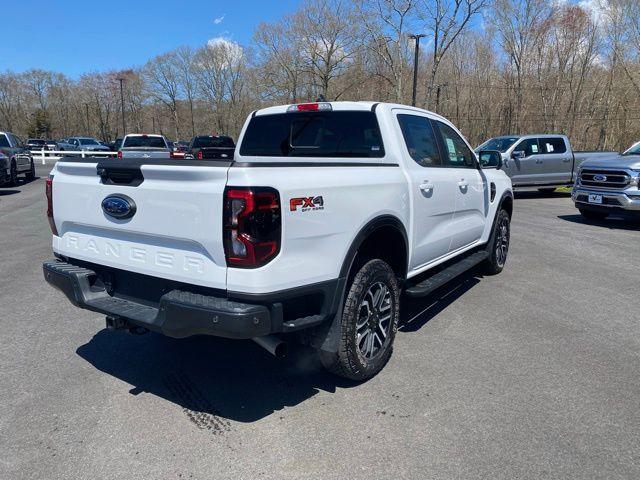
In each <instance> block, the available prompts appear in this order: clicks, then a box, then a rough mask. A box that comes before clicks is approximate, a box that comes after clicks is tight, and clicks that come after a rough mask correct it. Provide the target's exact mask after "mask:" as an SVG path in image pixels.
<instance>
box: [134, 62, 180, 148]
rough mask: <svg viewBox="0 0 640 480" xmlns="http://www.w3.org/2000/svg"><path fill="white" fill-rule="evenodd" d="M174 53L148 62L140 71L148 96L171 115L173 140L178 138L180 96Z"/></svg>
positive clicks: (178, 75)
mask: <svg viewBox="0 0 640 480" xmlns="http://www.w3.org/2000/svg"><path fill="white" fill-rule="evenodd" d="M177 65H178V60H177V54H176V53H175V52H169V53H165V54H164V55H158V56H157V57H155V58H153V59H151V60H149V61H148V62H147V63H146V65H145V66H144V68H143V69H142V76H143V77H144V80H145V83H146V85H147V87H148V94H149V95H150V96H151V97H152V98H154V99H155V100H156V101H158V102H160V103H161V104H163V105H164V106H165V107H166V108H167V109H168V110H169V112H170V113H171V116H172V118H173V123H174V134H175V138H176V139H178V138H180V117H179V115H178V100H179V96H180V71H179V69H178V68H177Z"/></svg>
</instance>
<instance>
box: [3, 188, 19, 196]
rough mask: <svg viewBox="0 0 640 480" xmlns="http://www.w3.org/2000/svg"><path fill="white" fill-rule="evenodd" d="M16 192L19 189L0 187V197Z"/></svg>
mask: <svg viewBox="0 0 640 480" xmlns="http://www.w3.org/2000/svg"><path fill="white" fill-rule="evenodd" d="M16 193H20V190H3V189H2V188H0V197H5V196H9V195H15V194H16Z"/></svg>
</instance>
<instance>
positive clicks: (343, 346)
mask: <svg viewBox="0 0 640 480" xmlns="http://www.w3.org/2000/svg"><path fill="white" fill-rule="evenodd" d="M399 317H400V287H399V285H398V279H397V278H396V275H395V273H394V272H393V270H392V269H391V267H390V266H389V265H388V264H387V263H386V262H384V261H382V260H379V259H373V260H370V261H369V262H367V263H365V264H364V265H363V266H362V268H360V270H359V271H358V272H357V273H356V275H355V277H354V278H353V281H352V282H351V285H349V290H348V292H347V296H346V299H345V302H344V308H343V310H342V316H341V317H340V318H339V319H336V321H339V322H340V324H339V332H340V336H339V346H338V351H337V352H335V353H330V352H325V351H323V350H319V355H320V361H321V362H322V364H323V365H324V367H325V368H326V369H327V370H329V371H330V372H332V373H334V374H336V375H339V376H341V377H345V378H349V379H351V380H358V381H363V380H368V379H370V378H371V377H373V376H375V375H376V374H377V373H378V372H380V370H382V368H383V367H384V366H385V365H386V364H387V362H388V361H389V358H390V357H391V353H392V351H393V341H394V339H395V335H396V330H397V328H398V320H399ZM383 337H384V338H383Z"/></svg>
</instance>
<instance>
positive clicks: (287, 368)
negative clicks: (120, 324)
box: [76, 273, 480, 434]
mask: <svg viewBox="0 0 640 480" xmlns="http://www.w3.org/2000/svg"><path fill="white" fill-rule="evenodd" d="M462 280H463V281H462V282H454V283H455V285H453V286H446V285H445V286H444V287H442V288H441V289H439V290H438V291H436V292H434V294H432V295H430V296H429V297H425V298H420V299H411V300H409V299H407V300H408V301H407V302H406V303H405V308H404V309H403V311H402V312H401V320H400V331H402V332H415V331H417V330H419V329H420V328H422V327H423V326H424V325H425V324H426V323H427V322H428V321H429V320H431V319H432V318H433V317H435V316H436V315H437V314H438V313H440V312H441V311H442V310H444V309H445V308H446V307H447V306H448V305H450V304H451V303H452V302H454V301H455V300H457V299H458V298H460V297H461V296H462V295H464V293H465V292H467V291H468V290H470V289H471V288H473V286H474V285H476V284H478V283H479V281H480V280H478V277H476V276H474V274H473V273H469V274H467V275H465V276H464V277H462ZM76 353H77V354H78V355H79V356H80V357H81V358H83V359H84V360H86V361H87V362H89V363H90V364H91V365H93V366H94V367H95V368H97V369H98V370H100V371H102V372H105V373H107V374H109V375H112V376H113V377H116V378H118V379H120V380H122V381H124V382H126V383H128V384H130V385H132V386H133V388H131V390H130V392H129V393H131V394H132V395H139V394H142V393H150V394H153V395H156V396H158V397H161V398H163V399H165V400H168V401H170V402H173V403H175V404H176V405H179V406H180V407H182V409H183V411H184V413H185V414H186V416H187V417H188V418H189V419H190V420H191V421H192V422H193V423H194V424H195V425H196V426H197V427H198V428H201V429H206V430H210V431H212V432H213V433H214V434H224V432H225V431H228V430H230V429H231V428H232V426H231V423H230V422H229V420H233V421H236V422H254V421H256V420H259V419H261V418H263V417H266V416H268V415H271V414H273V413H274V412H277V411H279V410H282V409H284V408H286V407H292V406H295V405H298V404H299V403H302V402H304V401H305V400H308V399H309V398H311V397H313V396H314V395H316V394H317V393H319V392H320V391H326V392H332V393H333V392H335V391H336V389H337V388H351V387H354V386H357V385H358V383H357V382H353V381H349V380H346V379H342V378H340V377H336V376H334V375H332V374H329V373H327V372H326V371H325V370H324V369H323V368H322V366H321V365H320V362H319V361H318V360H317V357H316V355H315V352H314V351H313V350H312V349H310V348H309V347H304V346H299V345H292V346H291V348H290V354H289V355H288V356H287V357H286V358H284V359H277V358H275V357H272V356H271V355H269V354H268V353H267V352H265V351H264V350H263V349H262V348H261V347H259V346H258V345H256V344H255V343H253V342H251V341H238V340H227V339H222V338H216V337H206V336H199V337H191V338H186V339H181V340H176V339H172V338H168V337H164V336H162V335H157V334H154V333H150V334H146V335H141V336H136V335H130V334H128V333H125V332H121V331H118V332H111V331H108V330H101V331H99V332H98V333H96V335H94V337H93V338H92V339H91V340H90V341H89V342H88V343H86V344H85V345H82V346H81V347H79V348H78V349H77V350H76Z"/></svg>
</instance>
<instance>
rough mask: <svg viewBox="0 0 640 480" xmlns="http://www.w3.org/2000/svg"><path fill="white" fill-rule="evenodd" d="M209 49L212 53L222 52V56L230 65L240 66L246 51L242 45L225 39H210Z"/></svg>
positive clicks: (208, 42)
mask: <svg viewBox="0 0 640 480" xmlns="http://www.w3.org/2000/svg"><path fill="white" fill-rule="evenodd" d="M207 47H208V48H209V49H211V50H212V51H217V52H220V54H222V55H223V56H224V57H225V58H226V60H225V61H226V62H227V63H228V64H229V65H236V64H238V63H239V62H240V61H241V60H242V57H243V56H244V50H243V49H242V47H241V46H240V44H238V43H236V42H234V41H233V40H229V39H228V38H225V37H214V38H211V39H209V41H207Z"/></svg>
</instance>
